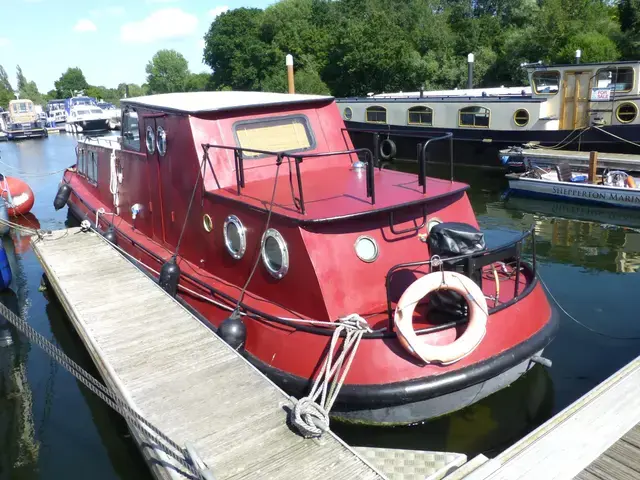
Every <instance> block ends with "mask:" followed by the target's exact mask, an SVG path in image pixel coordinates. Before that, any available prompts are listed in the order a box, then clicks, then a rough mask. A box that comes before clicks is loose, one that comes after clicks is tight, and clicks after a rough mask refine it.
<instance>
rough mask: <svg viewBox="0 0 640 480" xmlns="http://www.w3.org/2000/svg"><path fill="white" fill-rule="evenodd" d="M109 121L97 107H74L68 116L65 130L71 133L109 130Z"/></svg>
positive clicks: (107, 116) (108, 117)
mask: <svg viewBox="0 0 640 480" xmlns="http://www.w3.org/2000/svg"><path fill="white" fill-rule="evenodd" d="M109 119H110V116H109V115H107V114H106V113H105V112H104V111H103V110H102V109H101V108H100V107H98V106H97V105H74V106H72V107H71V109H70V113H69V114H68V115H67V125H66V128H65V130H66V131H68V132H71V133H81V132H90V131H91V132H98V131H104V130H109Z"/></svg>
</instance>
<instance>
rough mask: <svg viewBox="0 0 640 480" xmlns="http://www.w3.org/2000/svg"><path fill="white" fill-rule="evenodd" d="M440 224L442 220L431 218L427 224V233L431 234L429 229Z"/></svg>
mask: <svg viewBox="0 0 640 480" xmlns="http://www.w3.org/2000/svg"><path fill="white" fill-rule="evenodd" d="M440 223H442V220H440V219H439V218H436V217H433V218H432V219H430V220H429V221H428V222H427V233H431V229H432V228H433V227H435V226H436V225H438V224H440Z"/></svg>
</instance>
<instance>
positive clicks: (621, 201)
mask: <svg viewBox="0 0 640 480" xmlns="http://www.w3.org/2000/svg"><path fill="white" fill-rule="evenodd" d="M507 179H508V180H509V189H510V191H511V192H513V193H517V194H520V195H526V196H532V197H540V198H555V199H559V200H566V201H571V202H580V203H591V204H596V205H608V206H612V207H620V208H635V209H638V208H640V189H633V188H623V187H607V186H602V185H592V184H585V183H573V182H549V181H546V180H541V179H537V178H522V177H521V176H519V175H517V174H509V175H507Z"/></svg>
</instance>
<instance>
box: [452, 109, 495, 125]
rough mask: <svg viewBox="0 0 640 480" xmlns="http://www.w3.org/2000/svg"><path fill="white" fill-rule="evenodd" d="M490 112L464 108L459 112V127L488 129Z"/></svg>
mask: <svg viewBox="0 0 640 480" xmlns="http://www.w3.org/2000/svg"><path fill="white" fill-rule="evenodd" d="M490 117H491V112H490V111H489V109H488V108H484V107H464V108H461V109H460V111H459V120H458V123H459V125H460V126H461V127H474V128H489V120H490Z"/></svg>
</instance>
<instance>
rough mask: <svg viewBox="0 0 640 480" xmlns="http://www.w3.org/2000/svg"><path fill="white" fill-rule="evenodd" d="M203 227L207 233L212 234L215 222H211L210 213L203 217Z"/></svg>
mask: <svg viewBox="0 0 640 480" xmlns="http://www.w3.org/2000/svg"><path fill="white" fill-rule="evenodd" d="M202 226H203V227H204V229H205V231H206V232H207V233H210V232H211V230H213V220H211V216H210V215H209V214H208V213H205V214H204V216H203V217H202Z"/></svg>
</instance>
